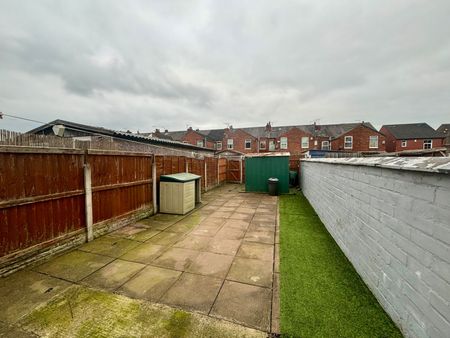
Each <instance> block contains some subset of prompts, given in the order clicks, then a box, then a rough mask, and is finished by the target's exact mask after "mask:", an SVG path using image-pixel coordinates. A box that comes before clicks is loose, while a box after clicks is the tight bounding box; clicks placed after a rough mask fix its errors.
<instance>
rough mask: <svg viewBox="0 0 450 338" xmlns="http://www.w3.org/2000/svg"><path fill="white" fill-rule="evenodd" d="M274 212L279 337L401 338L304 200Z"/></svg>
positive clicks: (287, 198)
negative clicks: (277, 235) (276, 216)
mask: <svg viewBox="0 0 450 338" xmlns="http://www.w3.org/2000/svg"><path fill="white" fill-rule="evenodd" d="M279 210H280V224H281V225H280V231H281V232H280V243H281V244H280V264H281V265H280V272H281V290H280V296H281V331H282V334H283V336H287V337H402V335H401V333H400V331H399V330H398V328H397V327H396V326H395V324H394V323H393V322H392V320H391V319H390V317H389V316H388V315H387V314H386V313H385V312H384V310H383V309H382V307H381V306H380V305H379V303H378V302H377V300H376V299H375V297H374V296H373V294H372V293H371V292H370V290H369V289H368V288H367V286H366V285H365V284H364V282H363V281H362V279H361V278H360V277H359V275H358V273H357V272H356V270H355V269H354V268H353V266H352V265H351V263H350V262H349V261H348V260H347V258H346V257H345V255H344V254H343V252H342V251H341V250H340V249H339V247H338V245H337V244H336V243H335V241H334V240H333V238H332V237H331V235H330V234H329V233H328V232H327V230H326V228H325V227H324V225H323V224H322V222H321V221H320V219H319V217H318V216H317V215H316V213H315V211H314V209H313V208H312V207H311V205H310V204H309V202H308V201H307V200H306V198H305V197H304V196H303V195H301V194H296V195H284V196H281V197H280V209H279Z"/></svg>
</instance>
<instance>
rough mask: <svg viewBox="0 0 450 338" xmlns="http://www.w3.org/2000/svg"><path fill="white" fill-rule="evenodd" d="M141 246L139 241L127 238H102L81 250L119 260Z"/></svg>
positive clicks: (83, 246) (85, 245)
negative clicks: (118, 258)
mask: <svg viewBox="0 0 450 338" xmlns="http://www.w3.org/2000/svg"><path fill="white" fill-rule="evenodd" d="M139 244H140V243H139V242H137V241H132V240H129V239H125V238H118V237H113V236H102V237H100V238H97V239H95V240H93V241H92V242H89V243H86V244H84V245H82V246H81V247H80V248H79V250H81V251H86V252H92V253H96V254H99V255H105V256H109V257H115V258H117V257H120V256H122V255H123V254H124V253H126V252H128V251H130V250H131V249H133V248H135V247H137V246H138V245H139Z"/></svg>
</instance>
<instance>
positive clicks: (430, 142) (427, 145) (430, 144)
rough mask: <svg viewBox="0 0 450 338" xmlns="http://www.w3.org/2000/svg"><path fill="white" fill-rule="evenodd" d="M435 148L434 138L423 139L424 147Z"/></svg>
mask: <svg viewBox="0 0 450 338" xmlns="http://www.w3.org/2000/svg"><path fill="white" fill-rule="evenodd" d="M431 148H433V140H423V149H431Z"/></svg>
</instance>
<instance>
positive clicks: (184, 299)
mask: <svg viewBox="0 0 450 338" xmlns="http://www.w3.org/2000/svg"><path fill="white" fill-rule="evenodd" d="M221 286H222V280H221V279H219V278H212V277H207V276H200V275H194V274H190V273H186V272H185V273H183V275H182V276H181V277H180V278H179V279H178V280H177V281H176V282H175V284H174V285H173V286H172V287H171V288H170V289H169V291H167V293H166V294H165V295H164V296H163V297H162V298H161V302H162V303H165V304H168V305H172V306H177V307H181V308H183V309H185V310H191V311H198V312H202V313H208V312H209V310H210V309H211V307H212V305H213V303H214V300H215V299H216V296H217V294H218V293H219V290H220V287H221Z"/></svg>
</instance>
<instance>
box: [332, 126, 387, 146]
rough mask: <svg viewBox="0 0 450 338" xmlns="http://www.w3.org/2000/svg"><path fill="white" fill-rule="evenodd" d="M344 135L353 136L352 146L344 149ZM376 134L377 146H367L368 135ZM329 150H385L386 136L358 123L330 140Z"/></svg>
mask: <svg viewBox="0 0 450 338" xmlns="http://www.w3.org/2000/svg"><path fill="white" fill-rule="evenodd" d="M345 136H352V137H353V148H352V149H345V148H344V141H345ZM370 136H378V147H377V148H369V137H370ZM331 150H347V151H386V138H385V136H384V135H383V134H381V133H379V132H377V131H375V130H373V129H371V128H368V127H365V126H363V125H360V126H358V127H356V128H354V129H352V130H350V131H349V132H347V133H345V134H343V135H341V136H340V137H338V138H336V139H334V140H332V141H331Z"/></svg>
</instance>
